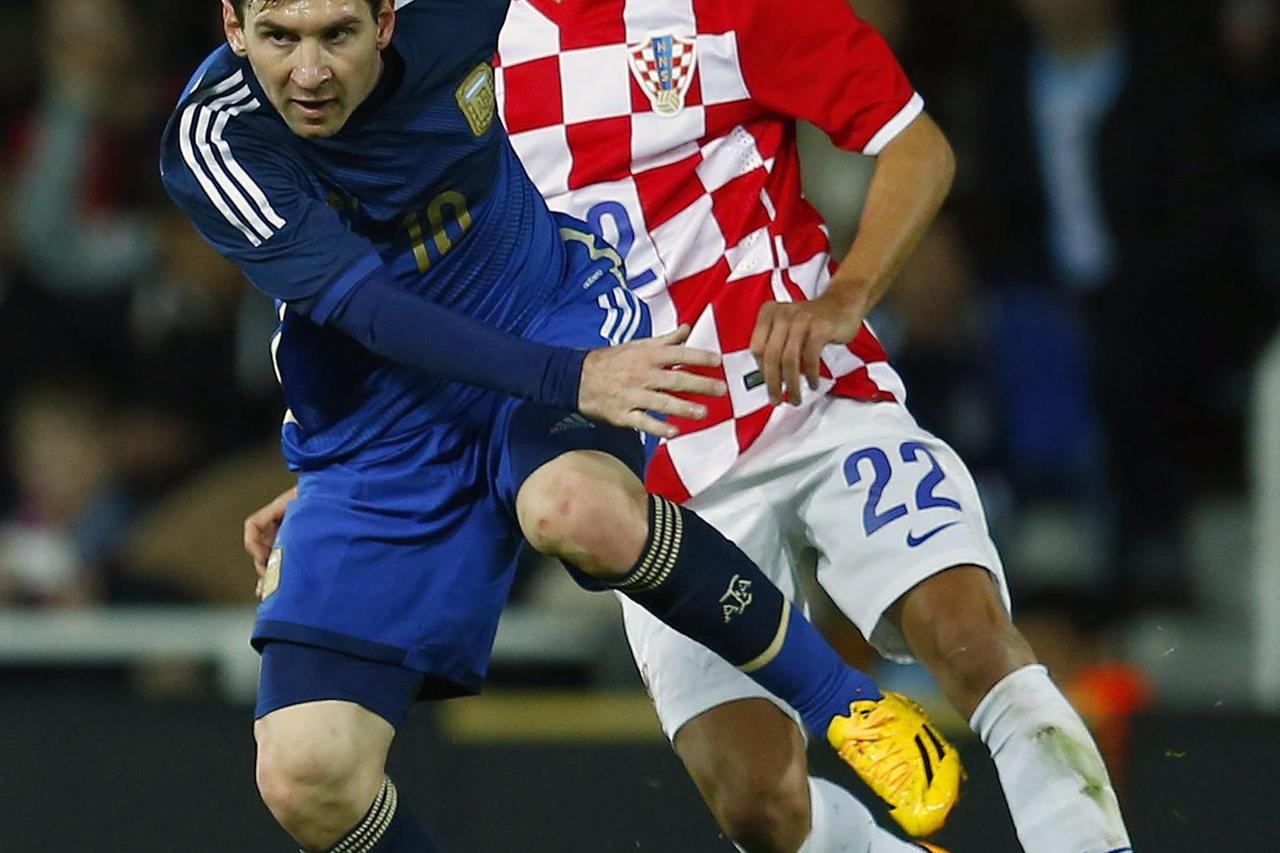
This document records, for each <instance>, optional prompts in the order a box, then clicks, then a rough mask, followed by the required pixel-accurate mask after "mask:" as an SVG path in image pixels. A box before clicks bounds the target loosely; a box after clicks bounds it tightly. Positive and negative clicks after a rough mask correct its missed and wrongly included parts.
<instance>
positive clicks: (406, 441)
mask: <svg viewBox="0 0 1280 853" xmlns="http://www.w3.org/2000/svg"><path fill="white" fill-rule="evenodd" d="M584 231H585V229H584ZM566 236H567V237H569V239H566V246H567V250H568V256H569V270H570V274H569V275H568V276H567V277H566V281H565V285H564V287H562V288H561V298H560V300H559V301H558V302H557V303H556V304H555V305H554V306H552V307H551V309H550V310H549V311H547V312H546V313H545V314H543V315H542V317H541V318H540V320H539V321H538V322H537V323H536V324H535V325H534V327H533V328H531V330H530V331H529V332H528V333H527V336H528V337H530V338H533V339H536V340H539V341H543V342H545V343H551V344H556V345H561V346H574V347H580V348H598V347H601V346H606V345H609V344H616V343H621V342H622V341H625V340H629V339H631V338H633V337H644V336H647V335H648V334H650V324H649V316H648V312H647V309H646V308H645V307H644V304H643V303H642V302H640V300H639V299H637V298H636V297H635V296H634V295H632V294H631V293H630V291H628V290H627V289H626V287H625V285H624V284H623V283H622V279H621V277H620V276H617V275H615V274H614V271H615V269H616V268H615V267H614V262H613V261H612V260H611V258H616V255H613V253H612V252H611V251H609V250H607V246H605V244H603V243H600V242H597V238H594V237H593V238H591V240H592V242H581V241H580V240H577V239H572V238H571V237H572V235H566ZM473 390H474V393H472V394H471V395H470V396H469V397H468V405H466V406H465V407H464V408H463V410H462V411H461V412H460V413H459V414H458V416H457V417H454V418H450V419H449V420H447V421H441V422H438V423H432V424H430V425H428V426H427V427H426V428H424V429H421V430H417V431H414V432H413V433H411V434H407V435H398V436H394V437H391V438H387V439H384V440H381V441H376V442H373V443H371V444H370V445H369V446H368V447H366V448H363V449H362V450H361V452H360V453H359V454H357V455H356V456H355V457H353V458H351V459H347V460H345V461H343V462H341V463H337V464H332V465H329V466H327V467H324V468H322V469H319V470H314V471H304V472H303V473H302V474H301V475H300V476H299V478H298V498H297V500H295V501H294V502H293V503H292V504H290V506H289V511H288V513H287V514H286V516H285V519H284V524H283V525H282V527H281V529H280V532H279V535H278V536H277V539H276V549H277V550H276V552H273V555H272V564H273V566H274V568H273V569H272V570H271V572H270V573H269V579H270V583H271V585H272V586H274V589H273V590H271V591H270V592H269V594H268V595H267V597H266V599H265V600H264V601H263V602H262V604H261V605H260V606H259V608H258V620H257V624H256V625H255V627H254V634H253V643H254V645H255V647H256V648H258V649H259V650H262V649H263V648H264V647H267V648H270V646H271V645H275V644H274V643H273V642H272V641H284V642H285V643H288V644H296V645H302V646H311V647H316V648H320V649H327V650H331V651H336V652H340V653H342V654H345V655H348V656H352V657H355V658H360V659H362V660H365V661H370V662H375V663H382V664H390V665H392V666H396V667H401V668H404V669H406V670H410V671H411V672H412V673H414V674H416V676H420V678H421V691H420V692H421V694H422V696H423V698H443V697H447V696H456V695H465V694H469V693H475V692H478V690H479V689H480V686H481V684H482V682H483V680H484V677H485V673H486V671H487V669H488V663H489V655H490V652H491V650H492V647H493V638H494V634H495V632H496V630H497V625H498V616H499V614H500V613H501V611H502V608H503V606H504V605H505V603H506V600H507V595H508V592H509V590H510V587H511V582H512V578H513V575H514V571H515V566H516V562H517V560H518V558H519V555H520V552H521V550H522V549H523V548H525V547H527V546H526V545H525V543H524V540H523V538H522V536H521V534H520V529H519V526H518V524H517V521H516V513H515V498H516V493H517V492H518V490H519V488H520V485H521V484H522V483H523V482H524V480H525V479H526V478H527V477H528V476H529V475H530V474H531V473H532V472H533V471H534V470H535V469H537V468H538V467H540V466H541V465H543V464H545V463H546V462H549V461H550V460H552V459H554V458H556V457H557V456H560V455H561V454H564V453H568V452H570V451H574V450H598V451H603V452H606V453H609V454H611V455H613V456H615V457H617V458H619V459H621V460H623V461H624V462H625V463H626V464H627V465H628V466H629V467H630V468H631V469H632V470H634V471H636V473H637V474H640V473H641V472H642V470H643V464H644V460H643V447H642V444H641V441H640V438H639V436H638V435H637V434H636V433H635V432H634V431H631V430H624V429H618V428H615V427H609V426H605V425H602V424H596V423H593V422H590V421H587V420H586V419H585V418H582V417H581V416H579V415H576V414H574V413H572V412H567V411H560V410H556V409H550V408H547V407H545V406H540V405H537V404H535V403H530V402H527V401H522V400H517V399H515V398H512V397H508V396H505V395H500V394H496V393H491V392H487V391H482V390H478V389H473ZM277 572H278V574H276V573H277ZM270 654H274V653H270ZM281 669H282V668H281V667H269V666H265V665H264V667H263V676H262V683H261V685H260V691H259V692H260V697H261V701H260V702H259V706H258V714H259V716H261V715H262V714H265V713H268V712H270V711H271V710H275V708H278V707H283V706H284V705H289V704H297V703H298V702H303V701H311V700H313V699H318V698H326V697H325V696H323V695H321V694H324V693H325V692H326V691H327V692H333V690H334V689H335V686H334V685H333V684H326V683H325V679H326V678H328V677H329V676H326V674H325V673H326V669H325V668H324V667H317V668H315V670H316V673H315V678H314V679H311V682H309V684H308V685H303V684H292V685H290V684H282V683H281V679H280V677H279V675H277V674H276V673H278V672H279V671H280V670H281ZM374 671H376V670H369V672H374ZM350 677H351V674H350V673H346V674H345V675H341V674H339V673H338V672H337V671H334V672H333V674H332V679H333V680H337V679H339V678H348V679H349V678H350ZM362 677H363V676H362ZM357 680H359V678H357ZM304 687H305V689H304ZM354 692H356V693H359V690H358V689H357V690H355V691H354ZM311 694H315V695H311ZM327 698H336V697H327ZM412 698H413V697H409V699H407V700H406V703H407V702H408V701H412ZM353 701H359V700H358V699H353ZM362 704H364V703H362ZM406 707H407V704H406ZM372 710H375V712H377V713H380V714H382V715H383V716H388V713H384V711H379V710H378V709H376V708H375V709H372ZM392 716H394V715H392ZM388 719H390V717H389V716H388ZM391 721H392V723H393V725H394V724H397V721H396V720H391Z"/></svg>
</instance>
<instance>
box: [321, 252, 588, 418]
mask: <svg viewBox="0 0 1280 853" xmlns="http://www.w3.org/2000/svg"><path fill="white" fill-rule="evenodd" d="M325 322H326V323H327V324H328V325H331V326H333V327H335V328H337V329H339V330H341V331H343V332H345V333H346V334H348V335H350V336H351V337H352V338H354V339H355V340H356V341H358V342H359V343H360V344H361V345H362V346H364V347H365V348H366V349H368V350H369V351H370V352H373V353H376V354H378V355H380V356H382V357H383V358H386V359H389V360H391V361H394V362H396V363H398V364H403V365H406V366H409V367H415V368H418V369H420V370H425V371H428V372H430V373H433V374H435V375H437V376H442V377H445V378H447V379H453V380H457V381H460V382H467V383H470V384H472V385H478V386H481V387H483V388H488V389H490V390H492V391H498V392H501V393H504V394H510V395H512V396H516V397H521V398H523V399H526V400H532V401H534V402H537V403H541V404H543V405H547V406H552V407H554V408H559V409H566V410H569V411H576V410H577V408H578V386H579V384H580V383H581V380H582V365H583V362H584V361H585V359H586V357H587V351H586V350H576V349H571V348H569V347H556V346H548V345H546V344H540V343H537V342H535V341H529V340H525V339H524V338H521V337H518V336H517V335H513V334H510V333H508V332H503V331H501V330H498V329H494V328H492V327H490V326H486V325H484V324H483V323H480V322H479V321H477V320H473V319H471V318H470V317H467V316H465V315H463V314H459V313H457V312H456V311H451V310H450V309H448V308H444V307H442V306H440V305H437V304H435V303H433V302H431V301H430V300H428V299H424V298H423V297H421V296H418V295H416V294H414V293H411V292H409V291H406V290H404V289H402V288H399V287H396V286H395V285H394V284H392V283H390V282H388V281H386V280H384V279H383V278H381V277H379V276H376V275H375V276H371V277H369V278H367V279H365V280H364V281H363V282H362V283H361V284H360V285H359V286H357V287H355V288H354V289H353V290H352V291H351V292H350V293H349V294H348V295H347V297H346V298H345V299H344V300H343V302H342V303H341V304H340V305H339V306H338V307H337V308H336V310H334V311H333V312H332V313H331V314H330V315H329V316H328V317H327V319H326V320H325Z"/></svg>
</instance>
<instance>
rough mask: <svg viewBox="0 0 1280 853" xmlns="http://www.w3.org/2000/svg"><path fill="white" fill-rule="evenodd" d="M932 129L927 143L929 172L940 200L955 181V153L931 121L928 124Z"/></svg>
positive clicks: (939, 129) (949, 190)
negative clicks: (935, 183) (936, 187)
mask: <svg viewBox="0 0 1280 853" xmlns="http://www.w3.org/2000/svg"><path fill="white" fill-rule="evenodd" d="M929 123H930V124H931V125H933V127H932V133H931V134H930V135H931V137H932V138H931V139H930V143H929V148H930V152H929V162H930V164H931V166H932V168H931V172H932V173H933V175H934V178H935V181H936V182H937V186H938V194H939V195H940V196H941V197H942V198H946V197H947V194H948V193H949V192H951V186H952V184H954V183H955V180H956V152H955V149H953V148H952V147H951V143H950V142H949V141H947V137H946V134H944V133H943V132H942V129H941V128H939V127H938V126H937V125H936V124H934V123H933V121H932V120H931V121H930V122H929Z"/></svg>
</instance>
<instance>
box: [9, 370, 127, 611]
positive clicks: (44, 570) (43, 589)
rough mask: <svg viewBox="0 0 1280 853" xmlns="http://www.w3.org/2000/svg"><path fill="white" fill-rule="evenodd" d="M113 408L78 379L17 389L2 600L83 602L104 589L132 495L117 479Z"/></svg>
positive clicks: (11, 430) (11, 434) (11, 421)
mask: <svg viewBox="0 0 1280 853" xmlns="http://www.w3.org/2000/svg"><path fill="white" fill-rule="evenodd" d="M107 420H108V418H107V407H106V405H105V403H104V401H103V400H102V399H101V396H100V395H99V394H97V393H95V392H94V391H93V390H92V389H91V388H90V387H88V386H86V385H84V384H81V383H79V382H62V381H42V382H37V383H34V384H32V385H31V386H29V387H28V388H27V389H25V390H24V391H22V392H20V393H19V394H18V395H17V397H16V398H15V400H14V406H13V410H12V414H11V416H10V418H9V422H8V424H7V427H8V430H7V433H8V435H7V437H8V447H9V454H10V459H9V465H10V467H11V468H12V470H13V472H14V480H15V483H16V491H17V502H16V505H15V511H14V512H13V513H12V514H11V515H10V516H9V517H7V518H0V606H3V605H5V604H36V605H82V604H87V603H90V602H93V601H95V600H97V599H98V598H99V597H100V596H101V594H102V591H103V587H104V585H105V584H104V579H103V577H102V575H101V569H102V568H103V567H104V565H105V563H106V562H107V561H108V560H109V559H110V555H111V551H112V549H113V547H114V546H115V544H116V543H117V542H118V541H119V540H118V537H119V536H120V534H121V529H122V524H121V522H122V520H123V519H124V517H125V516H127V514H128V507H127V502H126V501H123V500H122V497H121V495H120V493H119V492H118V491H117V490H116V489H114V488H113V487H112V461H111V450H110V441H109V439H108V434H109V433H108V431H107V430H106V429H104V424H105V423H106V422H107Z"/></svg>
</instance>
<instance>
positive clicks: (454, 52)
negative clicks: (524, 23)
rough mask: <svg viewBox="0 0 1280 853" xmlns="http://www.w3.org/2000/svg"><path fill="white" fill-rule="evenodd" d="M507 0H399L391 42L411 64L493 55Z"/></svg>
mask: <svg viewBox="0 0 1280 853" xmlns="http://www.w3.org/2000/svg"><path fill="white" fill-rule="evenodd" d="M509 5H510V0H398V2H397V3H396V9H397V14H396V33H395V37H394V41H393V44H395V46H396V49H397V50H398V51H400V53H401V55H403V56H404V57H405V58H406V60H408V61H409V63H410V65H411V66H416V65H423V66H427V67H432V68H447V67H449V66H451V65H454V64H462V63H464V62H466V61H468V60H470V59H472V58H474V57H476V56H484V55H486V54H487V55H490V56H491V55H492V54H493V53H494V52H495V51H496V49H497V41H498V30H499V29H501V27H502V23H503V21H504V20H506V17H507V7H508V6H509Z"/></svg>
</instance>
